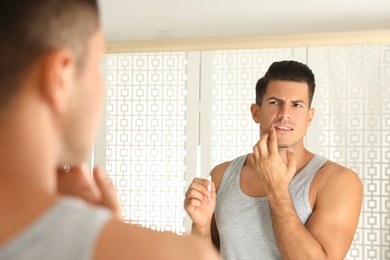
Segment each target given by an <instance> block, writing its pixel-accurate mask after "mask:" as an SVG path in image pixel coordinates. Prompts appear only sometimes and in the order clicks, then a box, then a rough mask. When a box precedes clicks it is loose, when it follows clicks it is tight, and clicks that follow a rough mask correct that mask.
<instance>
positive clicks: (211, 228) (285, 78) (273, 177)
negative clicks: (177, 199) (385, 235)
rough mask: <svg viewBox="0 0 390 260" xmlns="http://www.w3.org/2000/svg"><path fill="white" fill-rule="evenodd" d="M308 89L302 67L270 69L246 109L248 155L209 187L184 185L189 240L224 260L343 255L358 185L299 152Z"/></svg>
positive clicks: (225, 167)
mask: <svg viewBox="0 0 390 260" xmlns="http://www.w3.org/2000/svg"><path fill="white" fill-rule="evenodd" d="M314 89H315V81H314V75H313V73H312V71H311V70H310V69H309V68H308V67H307V66H306V65H304V64H301V63H298V62H295V61H281V62H275V63H273V64H272V65H271V66H270V68H269V69H268V71H267V73H266V74H265V75H264V77H262V78H260V79H259V81H258V82H257V85H256V104H252V105H251V113H252V117H253V120H254V121H255V123H256V124H260V140H259V141H258V143H257V144H256V145H255V146H254V147H253V153H251V154H248V155H244V156H240V157H238V158H237V159H235V160H233V161H231V162H224V163H222V164H220V165H218V166H216V167H215V168H214V169H213V170H212V171H211V176H212V181H213V183H210V182H208V181H207V180H204V179H194V181H193V182H192V184H191V185H190V187H189V189H188V191H187V193H186V198H185V202H184V204H185V209H186V211H187V212H188V214H189V215H190V217H191V219H192V220H193V225H192V233H194V234H198V235H199V236H202V237H205V238H207V239H211V240H212V241H213V243H214V244H215V245H216V246H217V247H218V248H219V249H220V253H221V256H222V257H223V259H280V258H283V259H343V257H344V256H345V255H346V253H347V252H348V249H349V247H350V244H351V242H352V240H353V236H354V233H355V231H356V227H357V223H358V219H359V214H360V208H361V203H362V185H361V182H360V180H359V178H358V176H357V175H356V174H355V173H354V172H353V171H351V170H349V169H347V168H345V167H343V166H341V165H339V164H336V163H334V162H331V161H329V160H327V159H326V158H324V157H322V156H319V155H315V154H313V153H311V152H310V151H308V150H306V149H305V147H304V141H303V138H304V136H305V134H306V131H307V128H308V127H309V126H310V124H311V122H312V119H313V116H314V109H313V108H311V102H312V98H313V94H314ZM210 184H211V186H212V187H211V192H209V191H208V189H207V186H208V185H210ZM208 196H209V197H210V199H208Z"/></svg>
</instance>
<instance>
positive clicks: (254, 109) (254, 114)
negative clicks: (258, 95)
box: [251, 103, 261, 124]
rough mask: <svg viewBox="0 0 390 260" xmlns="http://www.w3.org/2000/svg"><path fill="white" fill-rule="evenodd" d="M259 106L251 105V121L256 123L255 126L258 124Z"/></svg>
mask: <svg viewBox="0 0 390 260" xmlns="http://www.w3.org/2000/svg"><path fill="white" fill-rule="evenodd" d="M260 108H261V107H260V105H258V104H254V103H253V104H252V105H251V114H252V118H253V121H255V122H256V124H260Z"/></svg>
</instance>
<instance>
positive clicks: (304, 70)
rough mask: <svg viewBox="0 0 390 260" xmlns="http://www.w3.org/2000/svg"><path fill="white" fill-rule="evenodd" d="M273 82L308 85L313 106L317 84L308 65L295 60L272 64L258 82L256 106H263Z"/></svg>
mask: <svg viewBox="0 0 390 260" xmlns="http://www.w3.org/2000/svg"><path fill="white" fill-rule="evenodd" d="M271 80H285V81H294V82H305V83H307V85H308V92H309V107H310V106H311V102H312V101H313V96H314V91H315V88H316V84H315V78H314V74H313V72H312V71H311V69H310V68H309V67H308V66H307V65H306V64H303V63H300V62H297V61H293V60H285V61H277V62H274V63H272V64H271V66H270V67H269V68H268V71H267V72H266V73H265V75H264V76H263V77H262V78H260V79H259V80H258V81H257V84H256V104H258V105H261V104H262V101H263V97H264V95H265V93H266V91H267V87H268V84H269V82H270V81H271Z"/></svg>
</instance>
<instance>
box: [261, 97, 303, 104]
mask: <svg viewBox="0 0 390 260" xmlns="http://www.w3.org/2000/svg"><path fill="white" fill-rule="evenodd" d="M268 100H276V101H279V102H284V100H283V99H281V98H278V97H269V98H267V101H268ZM291 102H292V103H303V104H306V102H305V101H303V100H302V99H297V100H292V101H291Z"/></svg>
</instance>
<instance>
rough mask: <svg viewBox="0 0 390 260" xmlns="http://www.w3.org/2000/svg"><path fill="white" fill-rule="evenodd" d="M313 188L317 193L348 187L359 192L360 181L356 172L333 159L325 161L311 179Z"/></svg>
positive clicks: (360, 187) (360, 188)
mask: <svg viewBox="0 0 390 260" xmlns="http://www.w3.org/2000/svg"><path fill="white" fill-rule="evenodd" d="M313 188H314V189H315V190H316V191H317V192H318V193H319V194H323V193H329V192H331V193H333V192H338V191H339V190H344V189H350V190H355V191H356V192H358V193H357V194H359V193H361V190H362V183H361V180H360V178H359V176H358V174H357V173H356V172H354V171H352V170H351V169H349V168H347V167H345V166H342V165H340V164H338V163H335V162H333V161H330V160H328V161H326V162H325V164H324V165H323V166H322V168H321V169H320V170H319V171H318V173H317V174H316V176H315V178H314V180H313Z"/></svg>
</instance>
